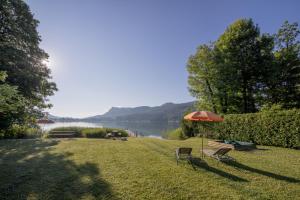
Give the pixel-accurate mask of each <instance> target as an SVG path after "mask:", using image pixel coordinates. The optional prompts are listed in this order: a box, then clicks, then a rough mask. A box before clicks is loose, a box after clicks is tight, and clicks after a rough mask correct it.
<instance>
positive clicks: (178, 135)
mask: <svg viewBox="0 0 300 200" xmlns="http://www.w3.org/2000/svg"><path fill="white" fill-rule="evenodd" d="M163 137H164V138H166V139H170V140H184V139H186V138H187V137H186V136H185V135H184V133H183V131H182V128H177V129H175V130H170V131H166V132H164V133H163Z"/></svg>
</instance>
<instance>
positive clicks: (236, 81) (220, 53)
mask: <svg viewBox="0 0 300 200" xmlns="http://www.w3.org/2000/svg"><path fill="white" fill-rule="evenodd" d="M299 34H300V30H299V28H298V24H297V23H294V24H289V23H288V22H285V23H284V25H283V26H282V27H281V28H280V29H279V31H278V33H277V34H275V35H273V36H270V35H269V34H261V33H260V29H259V27H258V25H255V24H254V22H253V21H252V20H251V19H240V20H237V21H236V22H234V23H233V24H231V25H230V26H228V28H227V29H226V30H225V32H224V33H223V34H222V35H221V36H220V37H219V38H218V39H217V41H215V42H213V43H211V44H209V45H206V44H204V45H200V46H199V48H198V49H197V51H196V53H195V54H194V55H192V56H191V57H190V58H189V60H188V64H187V70H188V72H189V79H188V82H189V90H190V93H191V94H192V95H193V96H194V97H196V98H197V99H198V107H199V108H200V109H201V110H203V109H204V110H211V111H214V112H216V113H225V114H230V113H253V112H257V111H259V110H260V109H261V107H263V106H264V105H271V104H281V105H282V106H283V108H299V107H300V89H299V88H300V57H299V56H300V41H299V39H298V38H299Z"/></svg>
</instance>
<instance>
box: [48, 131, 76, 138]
mask: <svg viewBox="0 0 300 200" xmlns="http://www.w3.org/2000/svg"><path fill="white" fill-rule="evenodd" d="M75 135H76V132H75V131H51V132H50V133H49V137H51V138H72V137H75Z"/></svg>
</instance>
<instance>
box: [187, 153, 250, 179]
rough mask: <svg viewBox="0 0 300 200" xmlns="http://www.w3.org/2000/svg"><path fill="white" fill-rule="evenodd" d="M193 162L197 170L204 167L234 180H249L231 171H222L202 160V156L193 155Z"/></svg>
mask: <svg viewBox="0 0 300 200" xmlns="http://www.w3.org/2000/svg"><path fill="white" fill-rule="evenodd" d="M191 164H192V166H193V168H194V169H195V170H196V169H197V168H198V169H204V170H207V171H209V172H212V173H215V174H217V175H219V176H222V177H224V178H227V179H230V180H232V181H238V182H248V180H246V179H243V178H241V177H238V176H235V175H233V174H230V173H227V172H225V171H222V170H220V169H217V168H214V167H212V166H209V165H208V164H207V163H206V162H205V161H204V160H202V159H200V158H195V157H193V158H192V160H191Z"/></svg>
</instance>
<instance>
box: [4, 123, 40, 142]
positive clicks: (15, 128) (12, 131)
mask: <svg viewBox="0 0 300 200" xmlns="http://www.w3.org/2000/svg"><path fill="white" fill-rule="evenodd" d="M41 136H42V130H41V129H40V128H38V127H30V126H24V125H17V124H14V125H12V126H11V127H10V128H8V129H7V130H1V131H0V139H21V138H24V139H25V138H26V139H28V138H40V137H41Z"/></svg>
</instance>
